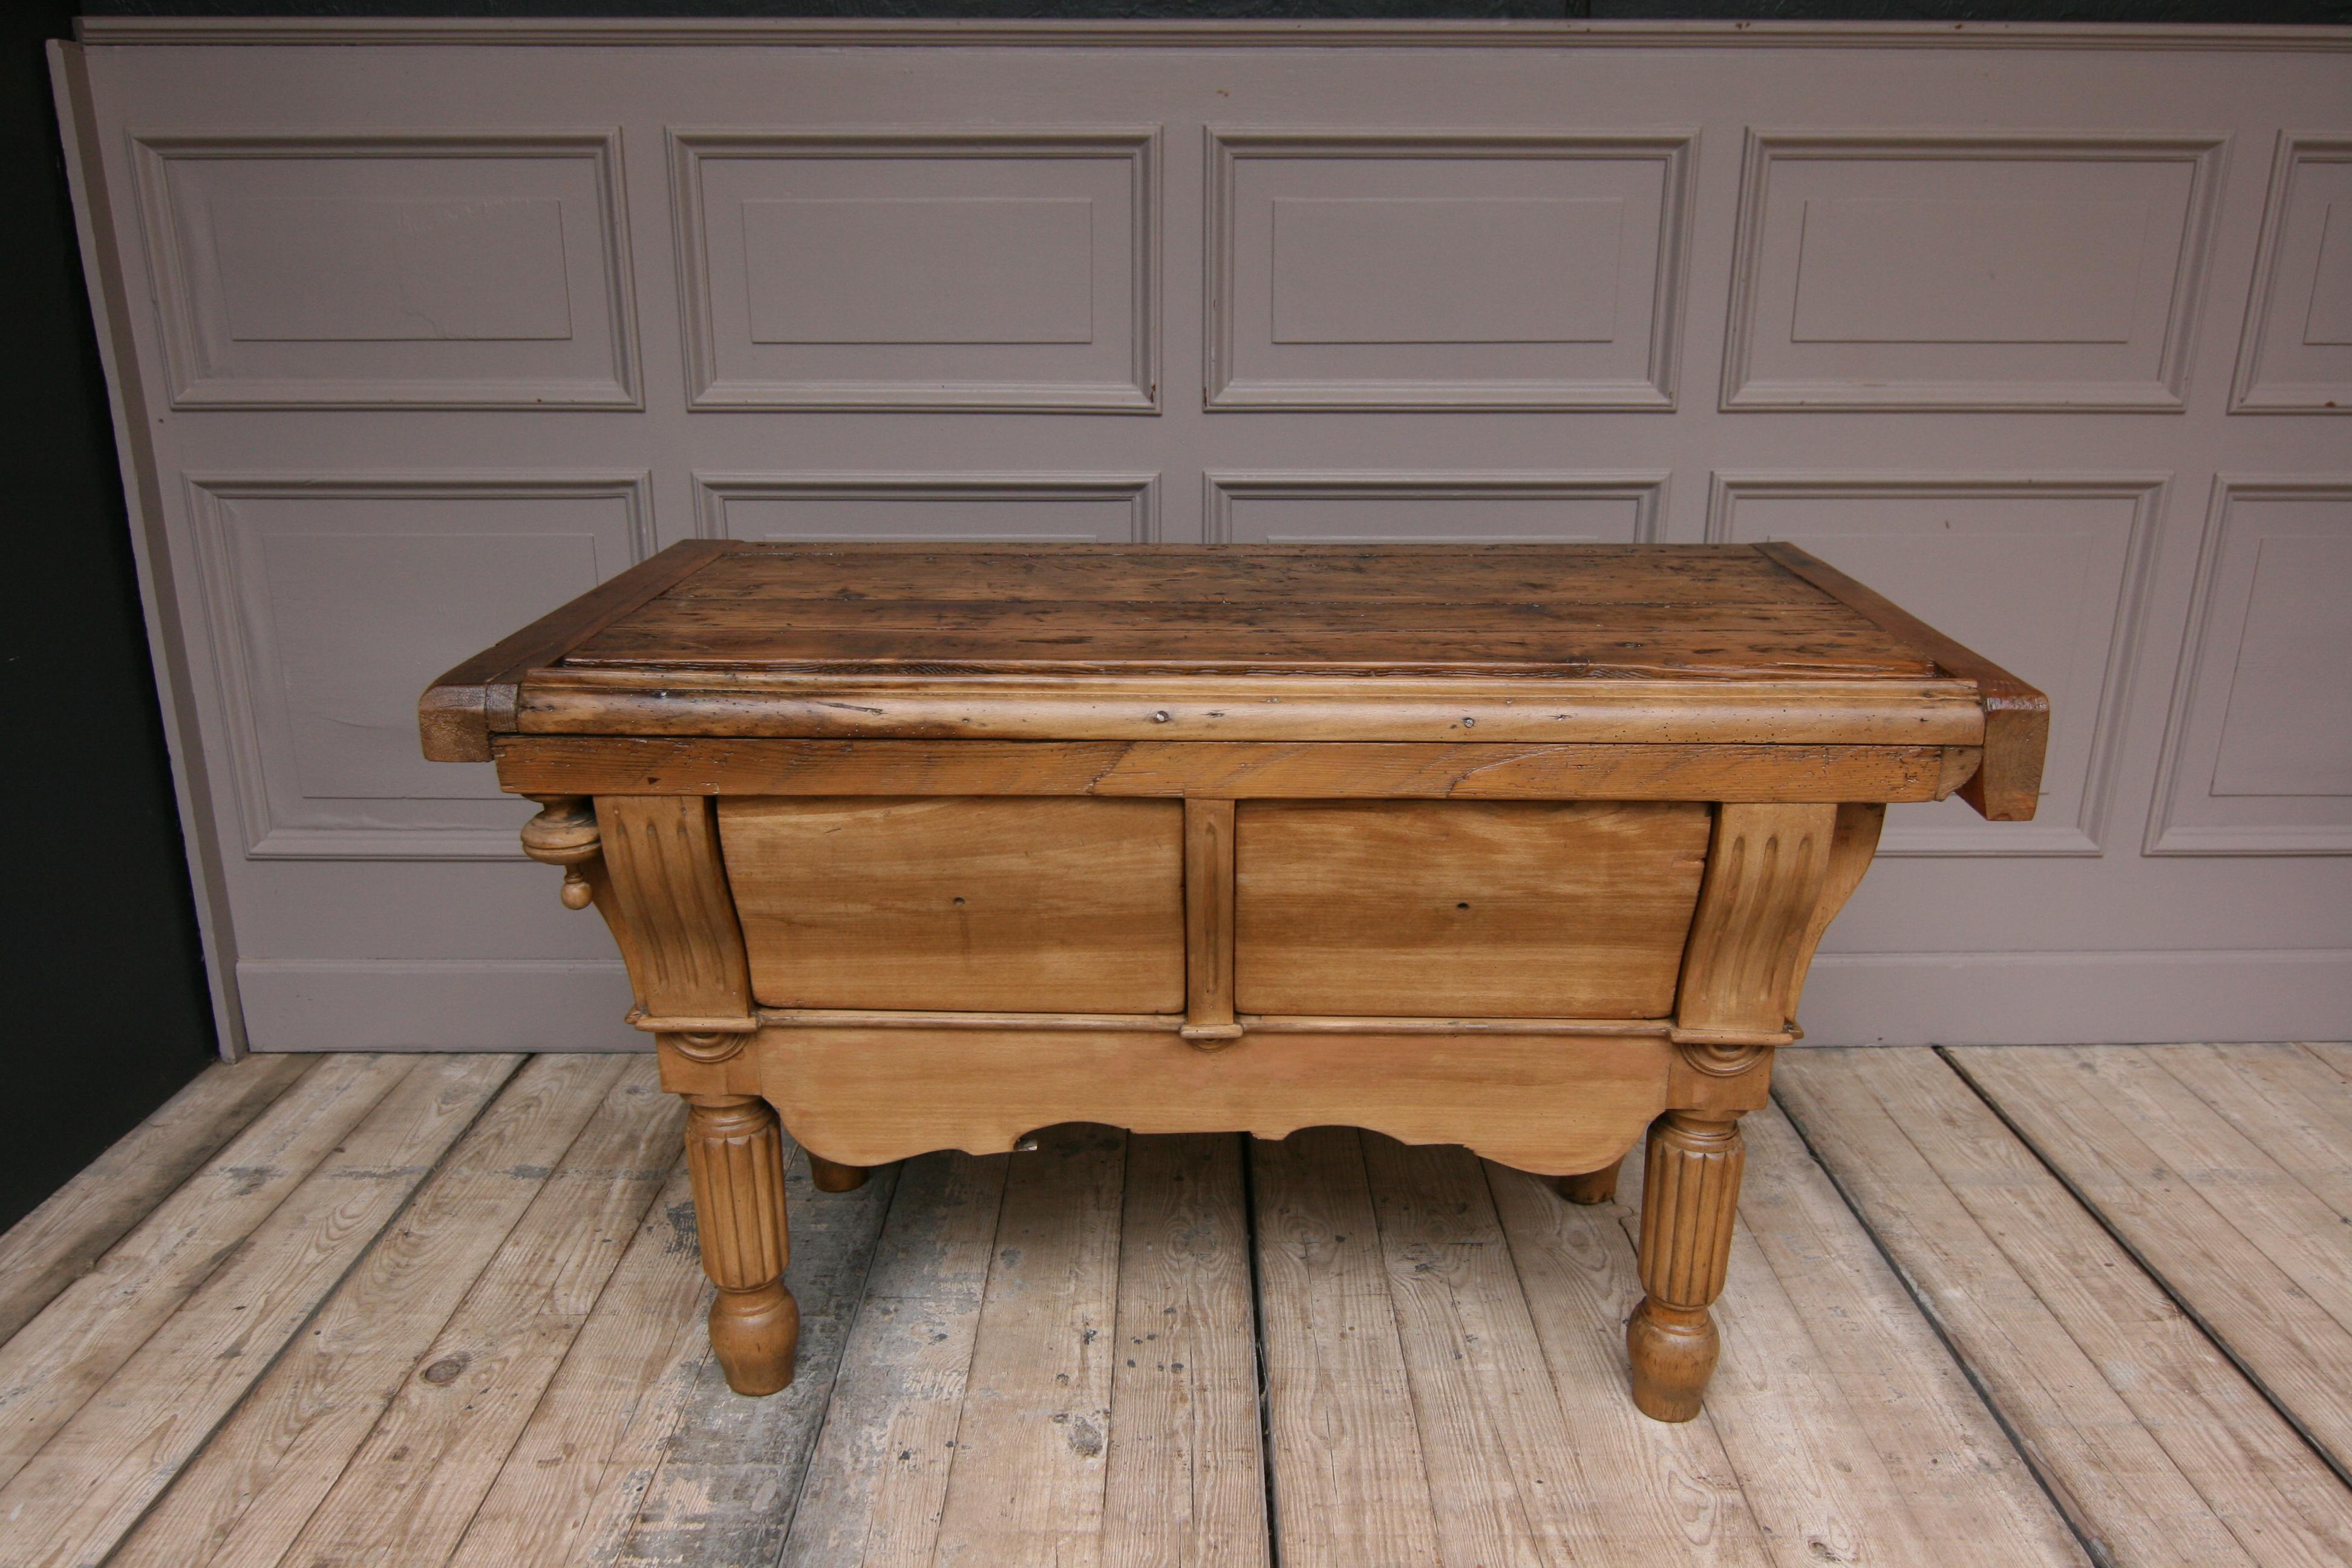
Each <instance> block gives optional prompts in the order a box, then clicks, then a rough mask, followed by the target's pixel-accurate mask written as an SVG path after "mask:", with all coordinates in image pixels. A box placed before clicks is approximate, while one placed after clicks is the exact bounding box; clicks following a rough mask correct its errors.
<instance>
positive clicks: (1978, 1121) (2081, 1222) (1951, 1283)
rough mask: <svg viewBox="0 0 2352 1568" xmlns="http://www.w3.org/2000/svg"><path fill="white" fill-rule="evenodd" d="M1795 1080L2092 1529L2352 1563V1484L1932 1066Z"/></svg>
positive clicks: (1909, 1053) (1889, 1063) (1951, 1078)
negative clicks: (2349, 1487)
mask: <svg viewBox="0 0 2352 1568" xmlns="http://www.w3.org/2000/svg"><path fill="white" fill-rule="evenodd" d="M2267 1049H2268V1050H2269V1051H2272V1052H2278V1051H2279V1050H2280V1047H2267ZM2284 1050H2286V1051H2293V1050H2294V1047H2284ZM1779 1076H1780V1094H1781V1098H1782V1099H1783V1100H1785V1101H1786V1102H1787V1104H1788V1106H1789V1108H1790V1115H1791V1117H1792V1118H1793V1119H1794V1120H1795V1121H1797V1122H1798V1123H1799V1125H1800V1126H1801V1128H1802V1130H1803V1131H1804V1133H1805V1135H1806V1138H1807V1141H1808V1142H1810V1143H1811V1146H1812V1147H1813V1148H1815V1149H1818V1150H1820V1151H1821V1152H1822V1154H1823V1156H1824V1157H1825V1158H1826V1159H1827V1160H1828V1161H1829V1164H1830V1169H1831V1171H1832V1173H1833V1174H1834V1175H1835V1176H1836V1178H1837V1180H1838V1183H1839V1184H1840V1186H1841V1187H1842V1188H1843V1190H1844V1192H1845V1193H1846V1194H1848V1195H1849V1196H1850V1197H1851V1198H1853V1200H1854V1202H1855V1203H1856V1204H1857V1205H1858V1206H1859V1208H1860V1210H1861V1213H1862V1215H1863V1216H1864V1219H1865V1220H1866V1221H1867V1223H1868V1224H1869V1225H1870V1226H1871V1229H1872V1231H1873V1233H1874V1235H1876V1236H1877V1237H1878V1238H1879V1239H1880V1241H1881V1242H1882V1243H1883V1244H1884V1245H1885V1247H1886V1249H1887V1252H1888V1255H1889V1256H1890V1258H1892V1259H1893V1260H1894V1262H1895V1266H1896V1267H1897V1268H1899V1269H1900V1270H1901V1271H1902V1273H1903V1276H1904V1278H1905V1280H1906V1283H1907V1284H1908V1285H1909V1287H1910V1289H1911V1293H1912V1295H1913V1297H1914V1298H1915V1299H1916V1300H1918V1301H1919V1302H1920V1304H1921V1306H1922V1307H1923V1309H1924V1310H1925V1311H1926V1312H1927V1314H1928V1316H1929V1317H1930V1319H1931V1320H1932V1321H1934V1322H1935V1323H1936V1325H1937V1329H1938V1331H1940V1332H1941V1333H1942V1334H1943V1335H1944V1336H1945V1337H1946V1339H1947V1340H1948V1342H1950V1343H1951V1344H1952V1345H1953V1346H1954V1347H1955V1349H1956V1351H1957V1352H1958V1354H1959V1355H1960V1357H1961V1358H1962V1359H1963V1360H1964V1362H1965V1363H1967V1365H1968V1367H1969V1373H1970V1375H1971V1376H1972V1377H1974V1378H1975V1379H1976V1380H1977V1381H1978V1382H1979V1384H1982V1385H1983V1386H1984V1387H1985V1388H1986V1390H1987V1392H1988V1394H1989V1396H1990V1399H1991V1400H1992V1402H1993V1404H1994V1405H1995V1406H1996V1408H1998V1409H1999V1410H2000V1413H2001V1415H2002V1418H2003V1419H2004V1420H2005V1421H2006V1422H2008V1423H2009V1425H2010V1426H2011V1429H2012V1430H2014V1431H2015V1432H2016V1433H2017V1434H2018V1435H2019V1436H2020V1437H2021V1448H2022V1451H2023V1453H2024V1455H2025V1457H2026V1458H2027V1459H2028V1461H2029V1462H2030V1463H2031V1464H2032V1465H2033V1466H2034V1468H2036V1469H2037V1470H2038V1471H2040V1472H2041V1473H2042V1474H2043V1475H2044V1476H2045V1477H2046V1478H2047V1479H2048V1484H2049V1490H2050V1492H2051V1493H2052V1495H2053V1498H2055V1500H2057V1502H2058V1505H2059V1507H2060V1508H2061V1509H2062V1510H2065V1512H2066V1514H2067V1516H2068V1520H2069V1522H2070V1523H2072V1524H2073V1525H2074V1529H2075V1531H2076V1532H2077V1533H2078V1534H2079V1535H2081V1536H2082V1537H2083V1538H2084V1539H2086V1540H2089V1541H2092V1542H2098V1543H2100V1544H2101V1545H2102V1546H2103V1547H2104V1548H2105V1551H2106V1552H2108V1554H2109V1557H2110V1558H2111V1560H2113V1561H2116V1562H2118V1563H2148V1564H2152V1565H2154V1564H2166V1565H2168V1564H2179V1565H2180V1568H2189V1565H2190V1564H2203V1563H2214V1564H2231V1563H2265V1564H2268V1563H2278V1564H2298V1565H2305V1568H2318V1565H2320V1564H2325V1563H2335V1562H2337V1561H2341V1560H2344V1559H2345V1558H2347V1556H2352V1492H2347V1490H2346V1489H2345V1488H2344V1487H2343V1485H2342V1484H2341V1483H2340V1482H2339V1481H2337V1480H2336V1477H2335V1476H2334V1475H2333V1474H2332V1473H2330V1472H2329V1470H2328V1469H2327V1468H2326V1466H2325V1465H2324V1464H2322V1463H2321V1462H2320V1460H2319V1458H2317V1456H2316V1455H2315V1454H2313V1453H2312V1451H2311V1450H2310V1448H2309V1447H2307V1446H2306V1445H2305V1443H2304V1442H2303V1440H2302V1438H2301V1437H2300V1436H2297V1435H2296V1433H2295V1432H2294V1429H2293V1428H2292V1427H2290V1426H2288V1425H2287V1424H2286V1423H2285V1422H2284V1420H2282V1419H2280V1417H2279V1415H2278V1414H2277V1412H2276V1411H2275V1410H2273V1408H2272V1407H2271V1406H2270V1405H2269V1404H2268V1403H2267V1402H2266V1401H2265V1400H2264V1399H2263V1397H2262V1394H2261V1393H2260V1391H2259V1390H2257V1389H2256V1388H2255V1387H2254V1386H2253V1385H2252V1384H2249V1383H2248V1382H2247V1381H2246V1380H2245V1378H2244V1377H2242V1375H2241V1374H2240V1373H2238V1371H2237V1369H2236V1368H2234V1367H2232V1366H2231V1364H2230V1363H2229V1362H2228V1360H2227V1359H2226V1358H2225V1357H2223V1355H2222V1354H2221V1352H2220V1351H2219V1350H2218V1349H2216V1348H2215V1347H2214V1345H2213V1344H2212V1342H2210V1341H2209V1340H2207V1339H2206V1338H2205V1336H2204V1335H2203V1334H2201V1333H2200V1332H2199V1331H2198V1330H2197V1328H2196V1327H2195V1325H2194V1324H2192V1323H2191V1322H2189V1320H2187V1319H2186V1318H2184V1317H2182V1316H2181V1314H2180V1313H2179V1310H2177V1309H2175V1308H2174V1306H2173V1305H2172V1303H2171V1302H2170V1301H2169V1300H2168V1299H2167V1298H2166V1297H2165V1294H2164V1292H2163V1290H2162V1289H2161V1288H2160V1287H2159V1286H2158V1284H2157V1283H2156V1282H2155V1281H2154V1280H2152V1279H2149V1278H2148V1277H2147V1275H2145V1274H2143V1273H2142V1272H2141V1271H2140V1270H2139V1268H2137V1266H2136V1265H2134V1264H2133V1263H2132V1261H2131V1260H2130V1258H2128V1257H2127V1256H2126V1254H2125V1253H2124V1252H2123V1250H2122V1249H2121V1248H2120V1247H2117V1246H2116V1243H2115V1241H2114V1240H2113V1239H2112V1238H2111V1237H2108V1236H2107V1235H2106V1234H2105V1232H2103V1231H2102V1230H2101V1229H2100V1228H2099V1226H2098V1225H2097V1224H2096V1222H2095V1221H2094V1220H2093V1219H2092V1217H2091V1216H2090V1215H2088V1214H2086V1213H2084V1210H2083V1209H2082V1207H2081V1205H2079V1204H2077V1203H2076V1202H2075V1201H2074V1197H2073V1196H2072V1194H2069V1193H2067V1191H2066V1190H2065V1188H2064V1187H2063V1186H2062V1185H2060V1184H2059V1183H2058V1181H2057V1179H2056V1178H2055V1177H2053V1176H2052V1175H2051V1173H2049V1172H2048V1171H2047V1170H2046V1169H2045V1168H2043V1166H2042V1164H2041V1163H2040V1162H2039V1161H2037V1160H2035V1159H2034V1157H2033V1155H2032V1152H2030V1151H2029V1150H2027V1149H2026V1148H2024V1147H2023V1146H2022V1145H2021V1144H2020V1143H2018V1142H2017V1141H2016V1140H2015V1139H2014V1138H2012V1137H2011V1135H2010V1133H2009V1131H2008V1130H2007V1129H2005V1128H2004V1127H2002V1126H2001V1124H2000V1121H1998V1120H1997V1119H1996V1118H1995V1117H1994V1115H1993V1113H1992V1111H1991V1110H1990V1109H1989V1108H1988V1107H1987V1106H1986V1105H1985V1104H1984V1102H1983V1101H1982V1100H1979V1098H1978V1097H1977V1096H1976V1095H1975V1094H1974V1093H1972V1092H1970V1091H1969V1088H1968V1086H1967V1084H1966V1083H1965V1082H1964V1081H1963V1080H1961V1079H1959V1078H1958V1076H1957V1075H1955V1074H1954V1073H1953V1072H1952V1071H1951V1069H1950V1068H1948V1067H1947V1066H1946V1065H1945V1064H1944V1063H1943V1062H1941V1061H1939V1060H1937V1058H1935V1056H1934V1055H1933V1053H1931V1052H1929V1051H1927V1050H1924V1049H1918V1050H1869V1051H1805V1052H1799V1053H1792V1058H1791V1059H1790V1060H1788V1061H1786V1062H1784V1063H1783V1064H1782V1065H1781V1068H1780V1075H1779Z"/></svg>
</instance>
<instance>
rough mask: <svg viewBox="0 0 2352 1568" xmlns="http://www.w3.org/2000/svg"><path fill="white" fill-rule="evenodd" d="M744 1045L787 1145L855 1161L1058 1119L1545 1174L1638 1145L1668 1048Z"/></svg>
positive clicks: (858, 1033)
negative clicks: (1362, 1144) (1429, 1148)
mask: <svg viewBox="0 0 2352 1568" xmlns="http://www.w3.org/2000/svg"><path fill="white" fill-rule="evenodd" d="M753 1049H754V1051H755V1052H756V1053H757V1068H758V1073H759V1085H760V1092H761V1093H762V1094H764V1095H766V1096H767V1098H768V1100H770V1101H771V1102H772V1103H773V1104H774V1105H775V1106H776V1108H777V1109H778V1110H780V1111H781V1112H782V1114H783V1118H784V1124H785V1125H786V1126H787V1127H789V1128H791V1129H792V1130H793V1135H794V1136H795V1137H797V1138H800V1139H803V1140H804V1141H805V1142H807V1143H808V1144H809V1145H810V1146H811V1147H812V1148H818V1149H823V1150H824V1151H825V1153H826V1156H827V1157H828V1158H832V1159H839V1160H843V1161H845V1162H847V1163H851V1164H858V1165H878V1164H882V1163H886V1162H888V1161H891V1160H898V1159H904V1158H906V1157H908V1156H909V1155H912V1154H917V1153H921V1152H924V1151H927V1150H931V1149H964V1150H968V1151H971V1152H975V1153H986V1152H998V1151H1002V1150H1005V1149H1010V1148H1012V1147H1013V1144H1014V1142H1016V1141H1017V1140H1019V1139H1020V1138H1021V1137H1022V1135H1023V1134H1024V1133H1026V1132H1029V1131H1032V1130H1034V1129H1035V1128H1036V1127H1038V1126H1040V1125H1047V1124H1052V1123H1055V1122H1061V1121H1093V1122H1101V1123H1104V1124H1106V1125H1108V1126H1113V1127H1125V1128H1127V1129H1129V1131H1136V1132H1195V1131H1203V1130H1206V1129H1214V1130H1219V1131H1248V1132H1255V1133H1257V1134H1258V1135H1259V1136H1261V1137H1275V1138H1278V1137H1283V1136H1286V1135H1287V1134H1288V1133H1290V1132H1291V1131H1295V1130H1297V1128H1300V1127H1304V1126H1310V1125H1318V1124H1323V1123H1339V1124H1345V1125H1350V1126H1359V1127H1367V1128H1371V1129H1374V1130H1377V1131H1383V1132H1387V1133H1389V1134H1391V1136H1393V1137H1396V1138H1400V1139H1402V1140H1403V1141H1405V1142H1458V1141H1459V1140H1460V1139H1461V1138H1462V1136H1463V1134H1464V1132H1465V1130H1466V1131H1469V1132H1470V1133H1471V1135H1472V1138H1473V1141H1474V1146H1475V1147H1476V1148H1477V1149H1478V1150H1479V1151H1480V1152H1483V1153H1485V1154H1486V1155H1487V1156H1488V1157H1490V1158H1492V1159H1496V1160H1499V1161H1501V1162H1502V1163H1506V1164H1510V1165H1516V1166H1518V1167H1520V1168H1521V1169H1523V1170H1530V1171H1538V1172H1543V1173H1548V1174H1553V1175H1559V1174H1565V1173H1569V1172H1571V1171H1585V1170H1591V1168H1592V1167H1594V1166H1595V1165H1600V1164H1603V1163H1607V1162H1608V1161H1609V1160H1611V1159H1612V1158H1614V1157H1615V1156H1616V1155H1618V1154H1619V1153H1622V1152H1623V1151H1624V1150H1625V1149H1626V1148H1627V1147H1629V1146H1630V1145H1631V1144H1632V1143H1633V1141H1634V1140H1635V1139H1636V1138H1638V1137H1639V1136H1640V1135H1641V1131H1642V1129H1643V1127H1644V1126H1646V1125H1647V1124H1648V1123H1649V1121H1650V1120H1651V1118H1652V1117H1654V1116H1655V1115H1656V1114H1657V1113H1658V1112H1659V1111H1660V1110H1663V1109H1664V1105H1665V1095H1666V1079H1667V1068H1668V1062H1669V1061H1670V1060H1671V1058H1672V1057H1673V1053H1674V1047H1672V1046H1669V1045H1668V1044H1667V1043H1666V1042H1664V1040H1659V1039H1655V1038H1636V1039H1628V1038H1612V1037H1597V1038H1575V1039H1562V1038H1560V1037H1542V1036H1537V1037H1511V1036H1507V1035H1464V1036H1460V1037H1447V1036H1442V1035H1436V1036H1433V1035H1284V1036H1271V1035H1268V1036H1244V1037H1243V1038H1242V1039H1241V1040H1240V1041H1239V1042H1238V1043H1236V1044H1234V1045H1233V1046H1231V1047H1227V1048H1225V1049H1223V1050H1220V1051H1201V1050H1196V1049H1194V1048H1193V1047H1192V1046H1191V1045H1189V1044H1187V1043H1186V1042H1185V1041H1184V1040H1183V1039H1182V1038H1181V1037H1178V1036H1177V1035H1174V1034H1172V1033H1154V1034H1132V1035H1129V1034H1119V1033H1112V1032H1093V1031H1075V1030H1073V1031H1066V1032H1057V1033H1051V1034H1048V1033H1034V1034H1030V1033H1024V1032H1022V1031H1019V1030H1007V1031H1003V1032H1002V1033H995V1034H992V1033H984V1032H979V1031H973V1030H950V1029H940V1030H923V1029H891V1030H877V1029H854V1028H844V1029H770V1030H765V1031H763V1032H762V1033H761V1036H760V1037H759V1040H758V1043H757V1044H756V1045H755V1046H754V1047H753ZM877 1058H879V1059H884V1060H887V1061H888V1062H889V1063H890V1067H891V1070H890V1072H889V1074H888V1075H887V1076H886V1075H883V1074H878V1073H877V1072H876V1071H875V1070H874V1065H873V1064H874V1062H875V1061H876V1060H877Z"/></svg>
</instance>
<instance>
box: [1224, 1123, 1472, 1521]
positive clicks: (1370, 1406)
mask: <svg viewBox="0 0 2352 1568" xmlns="http://www.w3.org/2000/svg"><path fill="white" fill-rule="evenodd" d="M1361 1150H1362V1143H1361V1137H1360V1134H1359V1133H1357V1132H1356V1131H1353V1130H1352V1129H1348V1128H1317V1129H1315V1130H1313V1131H1307V1132H1302V1133H1299V1134H1297V1135H1296V1136H1295V1137H1291V1138H1288V1139H1286V1140H1284V1141H1283V1142H1279V1143H1273V1142H1257V1143H1255V1144H1253V1145H1252V1147H1251V1163H1252V1167H1253V1173H1254V1174H1255V1186H1256V1192H1255V1196H1256V1203H1257V1256H1258V1276H1259V1279H1260V1282H1261V1284H1260V1289H1261V1290H1262V1292H1263V1295H1262V1299H1261V1313H1262V1317H1263V1319H1264V1332H1265V1345H1264V1354H1265V1381H1266V1399H1267V1405H1268V1409H1267V1420H1268V1424H1269V1432H1268V1440H1269V1443H1270V1449H1269V1453H1268V1460H1269V1464H1270V1466H1271V1468H1272V1472H1273V1477H1274V1495H1275V1497H1276V1500H1277V1501H1276V1512H1275V1527H1276V1532H1277V1537H1278V1542H1279V1545H1280V1553H1279V1555H1280V1558H1281V1561H1282V1563H1284V1565H1285V1568H1426V1565H1427V1564H1429V1563H1435V1562H1438V1561H1440V1559H1439V1555H1438V1527H1437V1518H1436V1510H1435V1508H1434V1506H1433V1500H1432V1498H1431V1495H1430V1482H1429V1471H1428V1468H1427V1465H1426V1462H1425V1461H1424V1459H1423V1438H1422V1435H1421V1433H1420V1432H1419V1430H1418V1429H1417V1428H1416V1427H1415V1426H1414V1423H1413V1418H1412V1383H1411V1380H1410V1378H1409V1376H1408V1374H1407V1373H1406V1371H1405V1362H1404V1351H1403V1348H1402V1343H1401V1341H1400V1337H1399V1331H1398V1326H1397V1319H1396V1309H1395V1307H1394V1305H1393V1304H1392V1303H1391V1300H1390V1295H1389V1284H1388V1271H1387V1268H1386V1267H1385V1264H1384V1261H1383V1259H1382V1257H1381V1244H1380V1232H1379V1221H1378V1220H1377V1219H1376V1218H1375V1217H1374V1213H1373V1207H1372V1195H1371V1191H1370V1184H1369V1180H1368V1178H1367V1176H1366V1174H1365V1170H1364V1163H1363V1156H1362V1152H1361Z"/></svg>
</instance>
